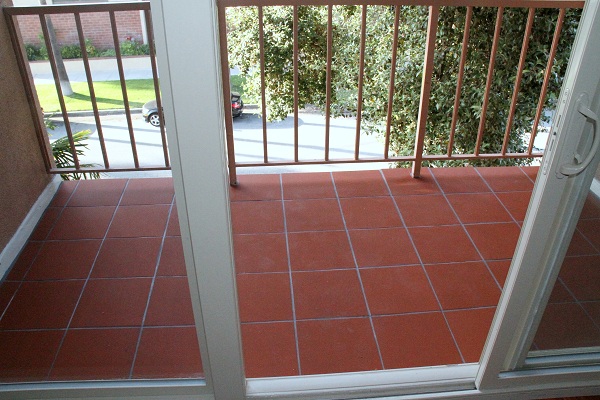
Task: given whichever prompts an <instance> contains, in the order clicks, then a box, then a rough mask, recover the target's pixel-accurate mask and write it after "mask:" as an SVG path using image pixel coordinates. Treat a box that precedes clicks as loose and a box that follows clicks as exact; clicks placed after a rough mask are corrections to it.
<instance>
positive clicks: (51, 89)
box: [35, 79, 155, 112]
mask: <svg viewBox="0 0 600 400" xmlns="http://www.w3.org/2000/svg"><path fill="white" fill-rule="evenodd" d="M71 87H72V88H73V92H74V94H73V95H72V96H65V103H66V105H67V110H68V111H82V110H91V109H92V103H91V101H90V91H89V89H88V85H87V83H85V82H71ZM35 88H36V89H37V92H38V98H39V100H40V105H41V106H42V108H43V109H44V112H57V111H60V104H59V102H58V96H57V95H56V88H55V86H54V85H53V84H44V85H36V86H35ZM94 91H95V92H96V101H97V102H98V109H100V110H108V109H112V108H124V106H123V94H122V92H121V82H120V81H102V82H94ZM127 97H128V99H129V107H131V108H139V107H142V105H144V103H146V102H147V101H150V100H152V99H154V97H155V95H154V85H153V83H152V79H132V80H128V81H127Z"/></svg>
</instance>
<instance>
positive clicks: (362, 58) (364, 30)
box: [354, 5, 367, 160]
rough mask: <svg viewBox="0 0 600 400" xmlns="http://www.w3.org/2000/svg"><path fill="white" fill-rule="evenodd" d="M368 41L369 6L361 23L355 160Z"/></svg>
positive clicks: (363, 9)
mask: <svg viewBox="0 0 600 400" xmlns="http://www.w3.org/2000/svg"><path fill="white" fill-rule="evenodd" d="M366 40H367V6H366V5H363V6H362V15H361V23H360V61H359V63H358V100H357V102H356V138H355V140H354V159H355V160H358V157H359V152H360V125H361V121H362V105H363V104H362V103H363V85H364V79H365V46H366Z"/></svg>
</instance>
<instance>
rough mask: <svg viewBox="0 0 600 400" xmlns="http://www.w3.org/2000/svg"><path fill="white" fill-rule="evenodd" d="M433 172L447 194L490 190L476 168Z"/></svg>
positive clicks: (435, 169) (433, 169)
mask: <svg viewBox="0 0 600 400" xmlns="http://www.w3.org/2000/svg"><path fill="white" fill-rule="evenodd" d="M431 171H432V172H433V175H434V176H435V179H436V180H437V182H438V183H439V185H440V187H441V188H442V190H443V191H444V192H446V193H479V192H489V191H490V189H489V188H488V186H487V185H486V183H485V182H484V181H483V179H481V177H480V176H479V174H478V173H477V171H475V168H473V167H463V168H432V169H431Z"/></svg>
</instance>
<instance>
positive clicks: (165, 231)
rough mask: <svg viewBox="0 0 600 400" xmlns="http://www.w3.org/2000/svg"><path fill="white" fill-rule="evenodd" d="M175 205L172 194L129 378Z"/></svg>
mask: <svg viewBox="0 0 600 400" xmlns="http://www.w3.org/2000/svg"><path fill="white" fill-rule="evenodd" d="M174 205H175V194H173V197H172V200H171V206H170V207H169V212H168V213H167V219H166V223H165V229H164V230H163V234H162V236H161V241H160V246H159V247H158V254H157V255H156V265H155V267H154V275H153V276H152V281H151V282H150V289H149V290H148V299H147V300H146V308H145V309H144V314H143V316H142V322H141V323H140V326H139V329H140V333H139V334H138V339H137V342H136V345H135V351H134V353H133V359H132V360H131V368H130V369H129V379H132V377H133V369H134V367H135V362H136V360H137V356H138V351H139V349H140V344H141V342H142V334H143V332H144V324H145V322H146V317H147V315H148V309H149V308H150V300H151V298H152V293H153V291H154V285H155V283H156V277H157V276H158V268H159V266H160V260H161V257H162V252H163V249H164V245H165V237H166V235H167V229H169V221H170V220H171V213H172V212H173V208H174Z"/></svg>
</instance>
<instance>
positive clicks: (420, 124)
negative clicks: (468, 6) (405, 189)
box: [412, 6, 440, 178]
mask: <svg viewBox="0 0 600 400" xmlns="http://www.w3.org/2000/svg"><path fill="white" fill-rule="evenodd" d="M439 15H440V8H439V7H438V6H430V7H429V20H428V22H427V43H426V44H425V61H424V62H423V78H422V81H421V98H420V101H419V114H418V119H417V132H416V136H417V137H416V138H415V153H414V155H415V162H414V163H413V167H412V176H413V177H414V178H418V177H419V176H420V175H421V164H422V163H421V160H422V158H423V145H424V143H425V133H426V128H427V114H428V113H429V96H430V94H431V76H432V75H433V59H434V55H435V38H436V36H437V26H438V18H439Z"/></svg>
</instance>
